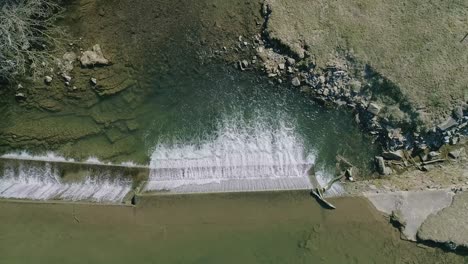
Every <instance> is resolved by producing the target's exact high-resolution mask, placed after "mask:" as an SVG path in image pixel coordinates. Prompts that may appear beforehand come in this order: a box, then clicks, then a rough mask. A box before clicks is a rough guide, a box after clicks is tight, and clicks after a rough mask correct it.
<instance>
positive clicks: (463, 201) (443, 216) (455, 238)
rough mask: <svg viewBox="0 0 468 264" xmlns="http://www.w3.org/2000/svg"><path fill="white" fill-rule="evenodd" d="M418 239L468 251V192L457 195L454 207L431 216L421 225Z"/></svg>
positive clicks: (454, 199)
mask: <svg viewBox="0 0 468 264" xmlns="http://www.w3.org/2000/svg"><path fill="white" fill-rule="evenodd" d="M418 238H419V239H421V240H428V241H433V242H436V243H442V244H445V245H447V246H449V247H450V248H451V249H457V248H458V247H464V248H465V249H468V192H462V193H459V194H457V195H455V197H454V198H453V203H452V205H450V206H449V207H447V208H445V209H443V210H441V211H439V212H438V213H436V214H433V215H430V216H429V217H428V218H427V219H426V221H424V223H423V224H422V225H421V227H420V229H419V231H418Z"/></svg>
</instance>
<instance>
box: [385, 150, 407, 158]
mask: <svg viewBox="0 0 468 264" xmlns="http://www.w3.org/2000/svg"><path fill="white" fill-rule="evenodd" d="M382 157H383V158H384V159H387V160H403V159H404V155H403V151H401V150H396V151H384V152H383V153H382Z"/></svg>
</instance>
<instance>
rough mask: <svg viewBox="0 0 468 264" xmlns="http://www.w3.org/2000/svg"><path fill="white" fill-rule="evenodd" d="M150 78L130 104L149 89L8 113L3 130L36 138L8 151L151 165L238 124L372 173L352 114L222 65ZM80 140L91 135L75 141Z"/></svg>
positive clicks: (367, 147) (324, 160) (369, 152)
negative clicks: (159, 155) (167, 147)
mask: <svg viewBox="0 0 468 264" xmlns="http://www.w3.org/2000/svg"><path fill="white" fill-rule="evenodd" d="M195 69H197V70H196V71H195ZM191 70H193V71H191ZM151 78H152V80H151V82H150V84H149V87H146V88H145V89H144V90H145V96H144V98H139V99H134V100H131V99H129V98H133V97H136V96H137V95H135V94H138V92H139V91H141V89H142V88H130V89H129V90H126V91H124V92H122V93H121V94H118V95H116V96H113V97H110V98H105V99H102V100H101V101H99V103H97V104H96V105H94V106H93V107H91V108H79V107H71V106H70V107H69V109H66V110H65V111H64V112H65V113H63V112H61V113H47V112H43V111H41V112H40V111H37V110H33V109H31V110H25V109H18V108H17V107H16V106H13V107H12V109H8V111H5V112H4V114H3V115H5V118H6V119H7V120H10V122H5V123H2V125H1V126H2V127H1V128H3V129H6V130H8V131H18V133H19V134H21V133H23V134H25V135H26V136H25V137H29V136H31V137H32V136H35V137H36V139H34V140H25V141H21V140H23V139H24V138H25V137H17V139H13V142H14V143H13V144H11V143H7V144H5V145H4V146H3V149H5V150H4V152H12V151H18V150H28V149H29V150H31V151H33V152H37V153H40V152H41V151H42V152H43V151H55V152H57V153H58V154H59V155H64V156H67V157H72V158H78V159H80V158H81V159H86V158H88V157H97V158H99V159H101V160H104V161H108V160H110V161H114V162H123V161H134V162H136V163H143V164H145V163H148V161H149V158H150V156H151V153H152V152H153V151H154V150H155V146H156V144H157V143H158V142H177V143H182V144H183V143H184V142H187V143H197V142H198V141H200V140H203V139H207V138H210V137H212V136H213V135H214V134H216V132H217V131H218V130H219V128H220V123H223V122H224V121H226V120H234V121H232V122H235V123H236V125H237V126H243V125H245V126H255V124H257V123H262V125H263V126H265V128H268V127H275V126H278V125H279V124H280V123H284V124H286V125H287V126H288V127H290V129H293V130H294V133H296V134H297V135H298V137H300V138H301V139H302V141H303V143H304V149H306V151H307V152H311V153H315V155H316V157H317V160H318V163H319V164H322V165H324V166H327V167H328V168H333V166H334V159H335V155H336V154H342V155H344V156H347V157H349V158H350V160H351V161H352V162H354V163H355V164H356V165H357V166H359V167H361V168H368V165H369V164H370V161H371V159H372V157H373V155H374V153H375V149H376V146H374V145H372V144H371V143H370V140H369V139H367V138H365V137H364V136H363V135H362V133H360V131H359V129H358V128H357V126H356V125H355V124H354V123H353V121H352V116H351V114H350V113H347V112H345V111H344V110H343V111H340V110H336V109H325V108H323V107H321V106H319V105H316V104H315V103H313V102H312V101H311V100H310V99H308V98H304V96H303V95H301V94H300V93H299V92H296V91H291V90H288V89H287V88H286V87H281V86H276V85H271V84H269V83H268V80H266V79H263V78H260V77H256V76H255V75H254V74H253V73H243V72H239V71H237V70H235V69H233V68H231V67H230V66H224V65H218V64H214V65H204V66H198V65H196V66H195V65H193V64H192V65H186V68H185V69H184V70H183V71H182V70H181V71H180V72H177V73H175V72H172V73H171V74H169V75H158V74H155V76H153V77H151ZM137 89H140V90H137ZM25 119H27V120H25ZM51 126H52V127H51ZM33 133H36V135H31V134H33ZM43 133H44V134H45V135H44V136H43V137H41V134H43ZM73 133H78V134H79V133H81V134H87V133H89V135H85V136H83V137H79V136H77V137H78V138H74V137H75V136H74V135H73ZM10 140H11V139H10ZM44 146H46V147H44ZM47 147H48V148H47Z"/></svg>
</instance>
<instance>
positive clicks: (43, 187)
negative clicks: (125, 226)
mask: <svg viewBox="0 0 468 264" xmlns="http://www.w3.org/2000/svg"><path fill="white" fill-rule="evenodd" d="M10 158H11V157H10ZM59 160H60V161H63V160H61V159H59ZM1 165H2V166H1V168H2V171H0V197H2V198H14V199H30V200H69V201H92V202H105V203H118V202H122V200H123V198H124V197H125V195H126V194H127V193H128V192H129V191H130V190H131V186H132V183H131V181H129V180H126V179H125V178H124V177H123V175H116V174H115V172H112V173H111V172H110V171H109V170H105V169H97V168H88V169H86V170H84V171H82V172H81V173H82V175H80V177H79V179H73V180H69V181H66V180H64V179H63V178H62V177H61V174H62V170H61V166H62V165H63V164H62V165H61V164H59V163H54V162H50V161H47V162H43V161H40V162H38V161H30V160H29V161H26V160H3V161H2V163H1Z"/></svg>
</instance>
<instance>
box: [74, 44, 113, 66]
mask: <svg viewBox="0 0 468 264" xmlns="http://www.w3.org/2000/svg"><path fill="white" fill-rule="evenodd" d="M80 62H81V65H82V66H83V67H89V66H95V65H108V64H109V60H108V59H106V58H104V55H103V54H102V50H101V46H99V44H96V45H94V46H93V49H92V50H87V51H85V52H83V55H81V58H80Z"/></svg>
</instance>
